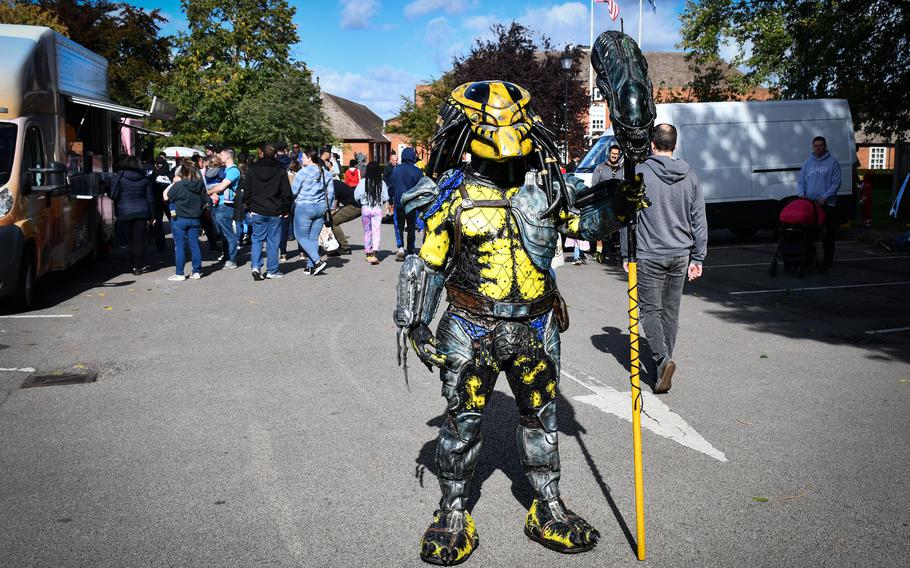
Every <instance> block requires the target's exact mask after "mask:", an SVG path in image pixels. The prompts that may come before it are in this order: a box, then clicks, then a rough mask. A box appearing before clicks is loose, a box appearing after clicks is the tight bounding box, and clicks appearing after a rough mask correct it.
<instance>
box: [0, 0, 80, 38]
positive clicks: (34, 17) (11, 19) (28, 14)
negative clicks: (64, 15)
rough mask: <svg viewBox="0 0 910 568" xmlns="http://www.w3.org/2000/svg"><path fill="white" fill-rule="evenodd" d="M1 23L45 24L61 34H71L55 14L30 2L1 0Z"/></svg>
mask: <svg viewBox="0 0 910 568" xmlns="http://www.w3.org/2000/svg"><path fill="white" fill-rule="evenodd" d="M0 24H18V25H23V26H45V27H48V28H51V29H52V30H54V31H56V32H58V33H60V34H63V35H65V36H69V30H68V29H67V27H66V26H65V25H64V24H63V23H62V22H61V21H60V20H59V19H58V18H57V16H56V15H55V14H53V13H52V12H48V11H45V10H44V9H42V8H41V6H36V5H35V4H30V3H29V2H19V1H17V0H0Z"/></svg>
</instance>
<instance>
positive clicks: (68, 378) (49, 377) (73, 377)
mask: <svg viewBox="0 0 910 568" xmlns="http://www.w3.org/2000/svg"><path fill="white" fill-rule="evenodd" d="M97 380H98V373H97V372H95V371H81V372H78V373H77V372H73V371H57V372H53V373H45V374H38V373H35V374H33V375H31V376H30V377H29V378H27V379H25V382H24V383H22V388H24V389H30V388H34V387H55V386H57V385H79V384H83V383H94V382H95V381H97Z"/></svg>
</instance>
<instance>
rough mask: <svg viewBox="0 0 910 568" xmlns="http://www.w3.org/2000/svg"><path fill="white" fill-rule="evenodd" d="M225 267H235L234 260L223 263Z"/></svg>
mask: <svg viewBox="0 0 910 568" xmlns="http://www.w3.org/2000/svg"><path fill="white" fill-rule="evenodd" d="M224 267H225V268H237V263H236V262H231V261H230V260H229V261H227V262H225V263H224Z"/></svg>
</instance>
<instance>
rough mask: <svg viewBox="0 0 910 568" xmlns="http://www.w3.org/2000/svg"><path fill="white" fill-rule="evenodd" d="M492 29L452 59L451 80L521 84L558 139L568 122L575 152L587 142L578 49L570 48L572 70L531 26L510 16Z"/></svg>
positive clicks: (457, 81) (583, 93)
mask: <svg viewBox="0 0 910 568" xmlns="http://www.w3.org/2000/svg"><path fill="white" fill-rule="evenodd" d="M491 30H492V31H493V34H494V35H495V37H494V38H493V39H492V40H486V41H481V40H477V41H476V42H475V43H474V46H473V47H472V48H471V51H470V53H469V54H468V55H466V56H464V57H455V58H454V59H453V61H452V71H451V75H452V81H453V82H454V84H455V85H460V84H462V83H467V82H471V81H482V80H485V79H499V80H502V81H509V82H512V83H515V84H517V85H521V86H522V87H524V88H525V89H527V90H528V91H529V92H530V93H531V108H532V109H533V110H534V112H536V113H537V114H538V115H540V118H541V119H542V120H543V123H544V125H545V126H546V127H547V128H549V129H550V130H552V131H553V132H554V133H555V134H556V136H557V138H558V140H556V142H557V143H558V144H560V145H562V140H563V136H564V135H565V132H566V130H565V129H566V128H568V135H569V149H570V153H572V154H578V153H581V152H583V149H584V148H586V147H587V146H586V144H585V131H586V129H585V124H584V113H585V111H586V110H587V107H588V104H589V100H588V94H587V91H586V90H585V87H584V85H583V83H582V80H581V75H582V73H581V72H580V66H581V51H580V50H579V49H577V48H576V49H574V50H572V52H571V55H572V57H573V59H574V63H573V66H572V70H571V71H570V72H568V73H567V72H566V71H563V70H562V68H561V67H560V65H559V57H560V55H562V53H561V52H559V51H554V50H553V46H552V45H551V44H550V40H549V39H548V38H546V37H543V38H541V39H540V42H539V43H538V42H535V41H534V38H533V32H532V31H531V30H530V29H529V28H526V27H524V26H522V25H521V24H518V23H516V22H512V24H511V25H510V26H509V27H508V28H506V27H505V26H502V25H500V24H496V25H494V26H493V27H492V28H491ZM566 81H568V91H569V92H568V113H567V116H568V124H566V118H565V115H564V111H565V109H566V103H565V100H566Z"/></svg>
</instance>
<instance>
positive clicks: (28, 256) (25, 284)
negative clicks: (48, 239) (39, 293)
mask: <svg viewBox="0 0 910 568" xmlns="http://www.w3.org/2000/svg"><path fill="white" fill-rule="evenodd" d="M34 305H35V258H34V254H33V253H32V251H31V250H30V249H28V248H26V249H25V250H24V251H22V262H21V263H20V264H19V279H18V281H17V282H16V294H15V295H14V296H13V307H14V309H16V310H17V311H26V310H30V309H32V307H34Z"/></svg>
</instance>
